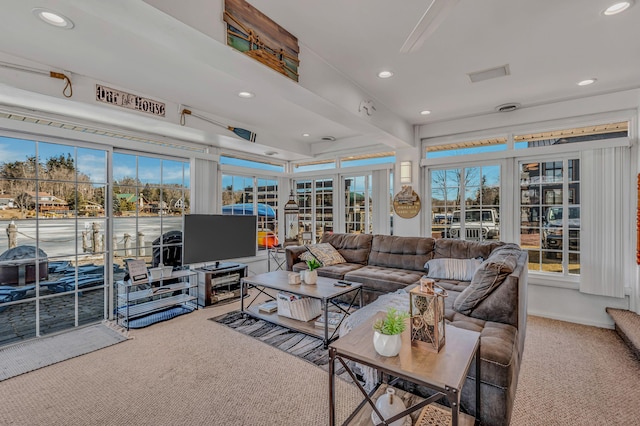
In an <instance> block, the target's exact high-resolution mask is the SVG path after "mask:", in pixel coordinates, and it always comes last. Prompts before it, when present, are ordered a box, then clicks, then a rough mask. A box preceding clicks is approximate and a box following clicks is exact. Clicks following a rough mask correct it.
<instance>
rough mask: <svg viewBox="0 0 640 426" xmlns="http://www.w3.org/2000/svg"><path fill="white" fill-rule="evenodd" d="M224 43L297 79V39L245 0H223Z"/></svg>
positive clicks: (298, 62) (298, 50)
mask: <svg viewBox="0 0 640 426" xmlns="http://www.w3.org/2000/svg"><path fill="white" fill-rule="evenodd" d="M224 21H225V22H226V23H227V45H229V46H231V47H233V48H234V49H237V50H239V51H240V52H243V53H245V54H246V55H248V56H250V57H252V58H253V59H255V60H256V61H259V62H261V63H263V64H265V65H266V66H268V67H270V68H272V69H274V70H276V71H278V72H279V73H281V74H284V75H286V76H287V77H289V78H290V79H292V80H295V81H298V66H299V65H300V61H299V60H298V54H299V53H300V47H299V46H298V39H297V38H296V37H294V36H293V35H291V34H290V33H289V32H288V31H287V30H285V29H284V28H282V27H281V26H279V25H278V24H276V23H275V22H273V21H272V20H271V19H270V18H269V17H268V16H266V15H265V14H263V13H262V12H260V11H259V10H258V9H256V8H255V7H253V6H252V5H250V4H249V3H247V2H246V1H245V0H225V2H224Z"/></svg>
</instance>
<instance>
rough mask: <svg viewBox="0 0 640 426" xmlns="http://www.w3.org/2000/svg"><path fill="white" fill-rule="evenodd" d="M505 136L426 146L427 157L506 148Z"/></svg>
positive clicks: (496, 150) (443, 156) (476, 152)
mask: <svg viewBox="0 0 640 426" xmlns="http://www.w3.org/2000/svg"><path fill="white" fill-rule="evenodd" d="M506 144H507V138H504V137H500V138H490V139H479V140H472V141H466V142H459V143H452V144H443V145H434V146H427V148H426V151H427V158H445V157H454V156H459V155H471V154H478V153H484V152H498V151H504V150H506V149H507V145H506Z"/></svg>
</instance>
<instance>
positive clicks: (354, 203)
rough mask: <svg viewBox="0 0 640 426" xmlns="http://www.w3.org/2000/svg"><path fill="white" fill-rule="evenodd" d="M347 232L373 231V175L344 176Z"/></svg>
mask: <svg viewBox="0 0 640 426" xmlns="http://www.w3.org/2000/svg"><path fill="white" fill-rule="evenodd" d="M344 197H345V232H346V233H348V234H349V233H351V234H371V233H373V200H372V185H371V175H365V176H347V177H345V178H344Z"/></svg>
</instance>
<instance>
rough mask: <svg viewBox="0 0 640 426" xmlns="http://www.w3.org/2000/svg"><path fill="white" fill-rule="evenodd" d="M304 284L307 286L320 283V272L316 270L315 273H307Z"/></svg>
mask: <svg viewBox="0 0 640 426" xmlns="http://www.w3.org/2000/svg"><path fill="white" fill-rule="evenodd" d="M304 282H305V283H307V284H315V283H317V282H318V271H316V270H315V269H314V270H313V271H305V273H304Z"/></svg>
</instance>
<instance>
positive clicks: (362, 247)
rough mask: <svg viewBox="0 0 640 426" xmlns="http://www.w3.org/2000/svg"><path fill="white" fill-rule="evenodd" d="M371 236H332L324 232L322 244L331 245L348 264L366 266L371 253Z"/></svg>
mask: <svg viewBox="0 0 640 426" xmlns="http://www.w3.org/2000/svg"><path fill="white" fill-rule="evenodd" d="M372 240H373V235H371V234H332V233H329V232H325V233H324V234H323V235H322V242H323V243H329V244H331V245H332V246H333V247H334V248H335V249H336V250H338V253H340V254H341V255H342V257H343V258H344V260H346V261H347V262H349V263H359V264H361V265H366V264H367V260H368V259H369V252H370V251H371V241H372Z"/></svg>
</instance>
